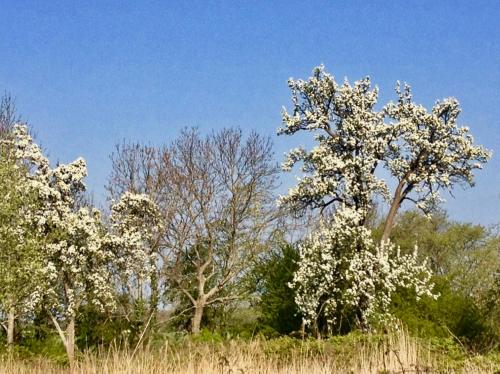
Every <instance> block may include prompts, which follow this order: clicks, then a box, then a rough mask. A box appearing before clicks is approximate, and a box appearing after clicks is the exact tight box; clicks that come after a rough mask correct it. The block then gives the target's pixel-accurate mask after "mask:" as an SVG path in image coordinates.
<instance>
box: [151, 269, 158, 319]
mask: <svg viewBox="0 0 500 374" xmlns="http://www.w3.org/2000/svg"><path fill="white" fill-rule="evenodd" d="M159 299H160V298H159V291H158V273H157V272H156V270H155V271H154V272H153V274H152V275H151V296H150V298H149V315H150V316H152V317H151V323H152V324H153V325H154V324H155V323H156V314H157V311H158V302H159Z"/></svg>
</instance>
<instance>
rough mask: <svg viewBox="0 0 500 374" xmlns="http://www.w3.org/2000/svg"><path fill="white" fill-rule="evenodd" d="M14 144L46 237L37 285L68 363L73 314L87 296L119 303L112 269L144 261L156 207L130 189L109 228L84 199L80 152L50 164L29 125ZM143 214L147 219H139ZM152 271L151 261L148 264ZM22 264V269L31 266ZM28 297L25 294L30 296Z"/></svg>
mask: <svg viewBox="0 0 500 374" xmlns="http://www.w3.org/2000/svg"><path fill="white" fill-rule="evenodd" d="M13 131H14V137H13V141H12V144H11V146H12V147H11V148H12V152H13V153H14V155H15V158H16V160H18V161H19V162H20V163H22V164H23V165H24V167H25V168H26V169H27V170H29V174H28V177H29V178H27V179H28V181H29V187H30V191H33V192H34V193H35V194H36V199H37V201H38V202H39V204H38V206H37V209H29V210H27V211H26V214H25V216H26V218H27V219H29V220H30V222H32V223H34V224H35V225H36V230H35V231H36V232H37V233H38V234H39V235H40V236H42V237H43V247H42V248H39V251H38V253H37V255H38V258H40V261H41V263H42V267H41V271H40V273H41V276H40V277H38V278H37V283H36V285H34V286H33V288H32V293H36V295H37V297H36V298H34V297H31V298H30V300H29V302H31V303H33V302H34V300H38V301H41V302H42V306H43V308H44V309H45V310H47V311H48V313H49V315H50V317H51V319H52V322H53V323H54V326H55V327H56V329H57V332H58V334H59V336H60V338H61V340H62V342H63V344H64V346H65V348H66V352H67V355H68V359H69V362H70V365H71V364H72V363H73V361H74V353H75V321H76V317H77V314H78V311H79V307H80V306H81V305H82V304H84V303H86V304H92V305H94V306H96V307H97V308H99V309H100V310H104V309H111V308H113V307H114V304H115V294H116V292H115V288H114V284H113V281H112V280H113V276H114V275H115V274H116V269H119V271H123V272H124V273H125V274H127V271H129V270H130V269H131V268H141V269H142V268H143V267H144V263H145V262H146V263H149V262H148V254H147V253H145V252H144V248H143V246H142V245H141V243H142V242H144V241H147V240H148V238H149V236H148V235H147V230H145V229H143V228H144V227H145V225H148V224H149V223H150V222H151V219H147V217H148V214H150V213H151V215H154V211H155V208H154V206H152V204H151V203H150V202H149V200H148V198H147V197H144V196H142V195H139V196H137V195H134V194H126V195H124V196H123V198H122V199H121V200H120V202H118V203H117V204H116V205H115V206H114V207H113V213H114V215H113V217H112V221H113V227H112V230H111V232H107V231H106V228H105V226H104V225H103V223H102V219H101V213H100V211H99V210H98V209H95V208H90V207H87V206H80V204H79V203H78V201H79V200H78V198H79V196H81V194H83V192H84V191H85V185H84V183H83V180H84V178H85V176H86V175H87V168H86V163H85V161H84V160H83V159H82V158H78V159H77V160H75V161H73V162H72V163H69V164H61V165H58V166H57V167H55V168H51V167H50V165H49V161H48V159H47V158H46V157H45V156H44V155H43V154H42V152H41V150H40V148H39V147H38V145H36V144H35V143H34V142H33V140H32V138H31V137H30V135H29V134H28V130H27V127H26V126H20V125H16V126H14V130H13ZM140 220H143V222H142V224H138V221H140ZM142 271H143V273H147V267H145V268H144V269H143V270H142ZM29 272H30V269H29V268H28V267H27V266H25V267H24V268H23V269H20V274H22V273H26V274H28V273H29ZM26 302H28V301H26Z"/></svg>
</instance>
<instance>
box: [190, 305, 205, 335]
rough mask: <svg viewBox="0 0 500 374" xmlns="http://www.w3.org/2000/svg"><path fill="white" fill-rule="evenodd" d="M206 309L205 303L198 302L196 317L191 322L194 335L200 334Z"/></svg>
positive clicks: (195, 311) (195, 309)
mask: <svg viewBox="0 0 500 374" xmlns="http://www.w3.org/2000/svg"><path fill="white" fill-rule="evenodd" d="M204 308H205V302H198V303H197V304H196V305H195V307H194V315H193V319H192V320H191V332H192V333H193V334H198V333H199V332H200V326H201V318H202V317H203V309H204Z"/></svg>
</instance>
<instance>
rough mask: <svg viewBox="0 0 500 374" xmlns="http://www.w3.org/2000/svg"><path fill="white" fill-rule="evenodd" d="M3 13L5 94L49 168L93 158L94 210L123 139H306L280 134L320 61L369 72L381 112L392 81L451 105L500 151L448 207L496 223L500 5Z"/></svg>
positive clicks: (284, 142)
mask: <svg viewBox="0 0 500 374" xmlns="http://www.w3.org/2000/svg"><path fill="white" fill-rule="evenodd" d="M0 16H1V18H0V19H1V20H2V24H3V26H2V28H1V31H0V55H1V60H0V61H1V62H0V90H3V91H7V92H9V93H11V94H12V95H13V96H14V97H15V98H16V103H17V107H18V110H19V112H20V113H21V114H22V115H23V118H24V119H25V120H28V122H29V123H30V124H31V125H32V126H33V127H34V128H35V130H36V132H37V134H38V140H39V141H40V142H41V143H42V145H43V146H44V147H45V148H46V149H47V150H48V152H49V154H50V156H51V159H52V160H59V161H61V162H68V161H71V160H73V159H74V158H76V157H78V156H83V157H84V158H85V159H86V160H87V162H88V167H89V174H90V175H89V178H88V185H89V187H90V189H91V190H92V191H94V193H95V197H96V200H97V201H104V189H103V185H104V184H105V181H106V178H107V175H108V174H109V171H110V162H109V158H108V155H109V154H110V153H111V152H112V150H113V146H114V144H115V143H117V142H119V141H120V140H122V139H123V138H126V139H131V140H137V141H142V142H147V143H152V144H160V143H162V142H168V141H170V140H171V139H173V138H174V137H175V136H176V134H177V133H178V131H179V130H180V129H181V128H182V127H183V126H198V127H199V128H201V129H202V130H210V129H213V128H221V127H224V126H233V125H234V126H240V127H242V128H245V129H247V128H248V129H250V128H251V129H255V130H257V131H259V132H262V133H265V134H269V135H272V136H273V137H274V139H273V140H274V142H275V149H276V154H277V160H281V158H282V154H283V153H284V152H285V151H286V150H287V149H288V148H290V147H291V146H295V145H299V144H301V143H304V142H305V139H303V138H293V137H292V138H283V137H279V138H278V137H275V136H274V134H275V130H276V128H277V127H278V126H279V125H280V109H281V107H282V106H283V105H285V106H289V104H290V93H289V90H288V88H287V85H286V81H287V79H288V78H289V77H296V78H307V77H308V76H309V74H310V72H311V70H312V68H313V67H314V66H316V65H318V64H320V63H324V64H325V65H326V67H327V69H328V70H329V71H330V72H331V73H332V74H334V75H335V76H336V77H337V78H338V80H342V79H343V78H344V76H347V77H349V78H350V79H351V80H355V79H358V78H361V77H363V76H365V75H370V76H371V78H372V80H373V82H374V83H376V84H377V85H378V86H379V87H380V90H381V96H380V102H382V103H383V102H385V101H387V100H389V99H392V98H394V97H395V96H394V92H393V87H394V83H395V81H396V80H401V81H407V82H409V83H410V84H411V85H412V86H413V88H414V97H415V99H416V101H419V102H421V103H423V104H424V105H426V106H430V105H432V103H433V102H434V101H435V100H436V99H438V98H442V97H447V96H455V97H457V98H458V99H459V100H460V102H461V104H462V107H463V112H462V121H463V123H464V124H467V125H468V126H469V127H470V128H471V131H472V133H473V134H474V135H475V138H476V139H477V141H478V143H481V144H483V145H485V146H487V147H488V148H489V149H493V150H494V151H496V154H495V156H494V158H493V159H492V160H491V162H490V163H489V164H488V165H487V166H486V167H485V169H484V170H483V171H482V172H480V173H478V176H477V179H476V180H477V185H476V187H475V188H473V189H468V190H465V191H463V190H462V189H461V188H458V189H457V191H456V193H455V199H453V198H451V197H449V196H446V197H447V200H448V203H447V204H446V205H445V207H446V209H447V210H448V211H449V213H450V215H451V217H452V218H454V219H458V220H463V221H472V222H478V223H483V224H492V223H498V222H500V187H499V186H500V158H499V155H498V152H499V151H500V21H499V19H500V1H496V0H491V1H465V0H464V1H439V2H437V1H370V2H368V1H296V2H294V1H283V2H280V1H241V2H240V1H197V2H188V1H129V2H125V1H85V2H70V1H55V0H51V1H23V0H17V1H6V0H0ZM284 181H285V183H288V181H289V178H284Z"/></svg>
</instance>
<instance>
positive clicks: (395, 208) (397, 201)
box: [381, 181, 404, 243]
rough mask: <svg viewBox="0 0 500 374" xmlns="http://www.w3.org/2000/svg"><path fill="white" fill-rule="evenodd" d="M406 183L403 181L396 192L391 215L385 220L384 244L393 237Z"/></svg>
mask: <svg viewBox="0 0 500 374" xmlns="http://www.w3.org/2000/svg"><path fill="white" fill-rule="evenodd" d="M403 186H404V183H403V182H402V181H401V182H399V184H398V187H397V188H396V191H395V192H394V198H393V199H392V203H391V208H390V209H389V213H388V214H387V219H386V220H385V225H384V232H383V234H382V240H381V241H382V243H383V242H385V241H387V240H389V236H390V235H391V231H392V227H393V226H394V218H396V214H397V212H398V209H399V207H400V206H401V192H402V191H403Z"/></svg>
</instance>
